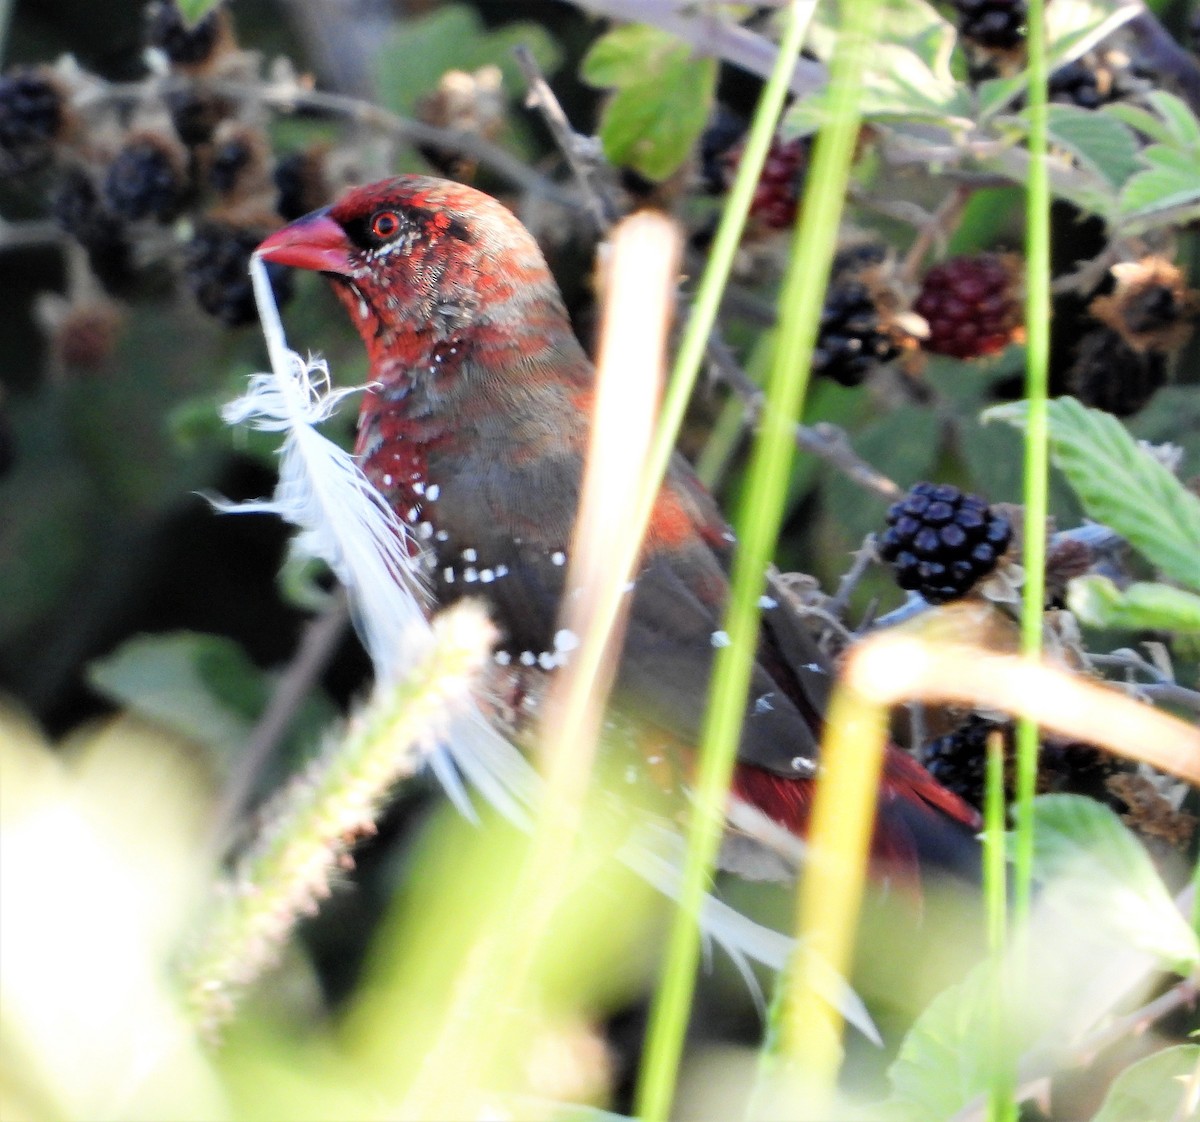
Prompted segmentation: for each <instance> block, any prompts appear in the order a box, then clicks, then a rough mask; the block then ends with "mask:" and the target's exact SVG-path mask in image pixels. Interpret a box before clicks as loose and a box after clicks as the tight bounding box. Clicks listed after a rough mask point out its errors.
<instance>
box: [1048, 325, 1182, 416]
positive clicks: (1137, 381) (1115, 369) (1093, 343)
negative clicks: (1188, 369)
mask: <svg viewBox="0 0 1200 1122" xmlns="http://www.w3.org/2000/svg"><path fill="white" fill-rule="evenodd" d="M1166 382H1167V356H1166V355H1165V354H1164V353H1163V352H1162V351H1154V350H1143V351H1138V350H1135V349H1134V348H1133V347H1131V346H1130V345H1129V344H1128V343H1127V342H1126V341H1125V340H1124V339H1123V338H1122V337H1121V336H1120V335H1118V334H1117V332H1115V331H1113V330H1112V329H1111V328H1107V327H1097V328H1096V330H1094V331H1090V332H1089V333H1088V334H1087V335H1085V336H1084V337H1083V338H1082V339H1081V340H1080V341H1079V345H1078V346H1077V347H1076V349H1075V361H1074V362H1073V363H1072V365H1071V369H1070V370H1069V371H1068V373H1067V384H1068V386H1069V388H1070V390H1071V392H1072V393H1073V394H1074V395H1075V396H1076V397H1077V398H1079V400H1080V401H1082V402H1083V403H1084V404H1085V405H1090V406H1092V407H1094V408H1096V409H1104V410H1106V411H1107V412H1109V413H1113V414H1115V415H1116V416H1118V417H1130V416H1132V415H1133V414H1134V413H1137V412H1138V411H1139V410H1141V409H1142V407H1143V406H1145V405H1146V403H1147V402H1148V401H1149V400H1150V399H1151V398H1152V397H1153V396H1154V395H1155V394H1156V393H1157V392H1158V391H1159V390H1160V389H1162V387H1163V386H1164V385H1166Z"/></svg>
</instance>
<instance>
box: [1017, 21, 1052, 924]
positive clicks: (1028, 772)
mask: <svg viewBox="0 0 1200 1122" xmlns="http://www.w3.org/2000/svg"><path fill="white" fill-rule="evenodd" d="M1043 7H1044V3H1043V0H1031V2H1030V4H1029V14H1028V19H1027V27H1028V35H1027V44H1028V50H1029V109H1028V115H1029V156H1030V160H1029V180H1028V185H1027V192H1026V198H1027V202H1026V239H1025V324H1026V334H1027V343H1026V371H1025V379H1026V380H1025V387H1026V390H1025V395H1026V397H1027V398H1028V401H1029V406H1028V409H1029V411H1028V422H1027V425H1026V429H1025V465H1024V467H1025V492H1024V498H1025V556H1024V563H1025V587H1024V590H1023V591H1024V595H1023V598H1022V602H1021V653H1022V654H1024V655H1025V657H1026V658H1030V659H1038V658H1040V657H1041V651H1042V614H1043V605H1044V603H1045V589H1046V536H1045V526H1046V514H1047V489H1048V480H1049V452H1048V448H1049V441H1048V432H1049V429H1048V424H1047V404H1046V397H1047V380H1048V369H1049V353H1050V183H1049V174H1048V169H1047V165H1046V55H1045V26H1044V11H1043ZM1037 751H1038V730H1037V726H1036V725H1035V724H1034V723H1033V722H1032V721H1029V720H1026V719H1025V718H1022V719H1021V720H1020V721H1018V723H1017V790H1016V795H1017V833H1016V839H1015V846H1014V876H1015V886H1014V889H1015V895H1014V900H1013V917H1014V920H1015V922H1016V925H1017V927H1018V928H1021V927H1022V926H1023V925H1024V923H1025V921H1026V920H1027V918H1028V915H1029V901H1030V883H1031V873H1032V868H1033V827H1032V823H1033V814H1032V810H1031V804H1032V802H1033V796H1034V790H1035V787H1036V784H1037Z"/></svg>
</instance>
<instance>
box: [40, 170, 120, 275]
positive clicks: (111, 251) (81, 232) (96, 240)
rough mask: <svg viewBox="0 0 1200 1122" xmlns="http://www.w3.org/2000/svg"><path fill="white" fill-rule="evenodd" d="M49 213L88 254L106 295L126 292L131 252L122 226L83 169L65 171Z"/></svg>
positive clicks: (93, 270) (51, 201) (52, 198)
mask: <svg viewBox="0 0 1200 1122" xmlns="http://www.w3.org/2000/svg"><path fill="white" fill-rule="evenodd" d="M50 210H51V213H52V214H53V215H54V218H55V220H56V221H57V222H58V224H59V225H60V226H61V227H62V228H63V230H65V231H66V232H67V233H68V234H70V235H71V237H73V238H74V239H75V240H76V241H77V242H79V244H80V245H82V246H83V248H84V249H85V250H86V251H87V255H88V262H89V264H90V265H91V267H92V272H94V273H95V274H96V277H97V278H98V279H99V281H100V283H101V284H102V285H103V286H104V287H105V288H106V289H107V290H108V291H109V292H112V293H122V292H125V291H126V290H127V289H128V288H129V286H130V285H131V284H132V282H133V280H134V266H133V250H132V247H131V246H130V244H129V239H128V237H127V236H126V230H125V223H124V222H122V221H121V219H120V218H118V217H117V216H116V215H115V214H113V213H112V212H111V211H110V210H109V209H108V208H107V207H106V206H105V205H104V200H103V199H102V198H101V196H100V192H99V190H97V188H96V184H95V182H94V181H93V180H92V177H91V176H90V175H89V174H88V173H87V172H86V171H84V170H83V169H82V168H79V167H72V168H68V169H67V171H66V172H65V173H64V174H63V176H62V177H61V179H60V180H59V182H58V184H57V186H56V187H55V190H54V194H53V196H52V197H51V200H50Z"/></svg>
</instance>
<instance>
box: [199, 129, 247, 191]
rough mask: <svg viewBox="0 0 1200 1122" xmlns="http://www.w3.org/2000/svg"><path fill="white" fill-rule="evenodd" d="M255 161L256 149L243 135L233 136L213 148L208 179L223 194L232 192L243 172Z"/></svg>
mask: <svg viewBox="0 0 1200 1122" xmlns="http://www.w3.org/2000/svg"><path fill="white" fill-rule="evenodd" d="M253 161H254V151H253V150H252V148H251V147H250V145H249V144H248V143H247V142H246V139H245V138H244V137H242V136H233V137H230V138H229V139H227V140H225V141H224V142H222V143H221V144H218V145H217V146H216V148H215V149H214V150H213V154H212V163H211V164H210V165H209V168H208V181H209V183H210V184H212V187H213V190H215V191H217V192H219V193H220V194H222V195H227V194H229V193H231V192H232V191H233V190H234V188H236V187H237V185H238V180H239V179H240V178H241V176H242V173H243V172H244V171H246V169H247V168H248V167H250V165H251V164H252V163H253Z"/></svg>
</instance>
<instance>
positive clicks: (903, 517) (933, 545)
mask: <svg viewBox="0 0 1200 1122" xmlns="http://www.w3.org/2000/svg"><path fill="white" fill-rule="evenodd" d="M887 524H888V528H887V529H886V530H885V531H884V532H883V534H882V535H881V537H880V539H879V556H880V557H881V558H882V559H883V560H884V561H886V562H888V563H889V564H890V565H891V566H892V570H893V572H894V574H895V577H896V583H897V584H899V585H900V587H901V588H904V589H908V590H909V591H912V592H918V593H920V594H921V596H923V597H924V598H925V599H926V600H928V601H929V602H930V603H931V604H942V603H945V602H946V601H948V600H955V599H958V598H959V597H961V596H963V595H965V594H966V593H967V592H968V591H969V590H970V589H971V587H972V586H973V585H974V584H975V583H976V582H977V581H979V580H980V579H982V578H983V577H985V576H987V575H988V573H990V572H992V570H993V569H995V567H996V563H997V561H998V560H999V558H1000V555H1001V554H1002V553H1003V552H1004V551H1005V549H1007V548H1008V543H1009V541H1010V540H1011V538H1012V527H1011V526H1010V525H1009V522H1008V519H1007V518H1005V517H1003V516H1002V515H1000V514H997V513H996V512H995V511H993V510H992V508H991V507H990V506H988V503H987V500H986V499H982V498H980V497H979V496H978V495H966V494H963V492H962V491H960V490H959V489H958V488H957V487H954V486H952V485H951V484H949V483H918V484H916V485H915V486H914V487H913V488H912V490H910V491H909V492H908V494H907V495H905V497H904V498H903V499H901V500H900V501H899V502H897V503H893V504H892V506H891V508H890V509H889V510H888V512H887Z"/></svg>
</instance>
